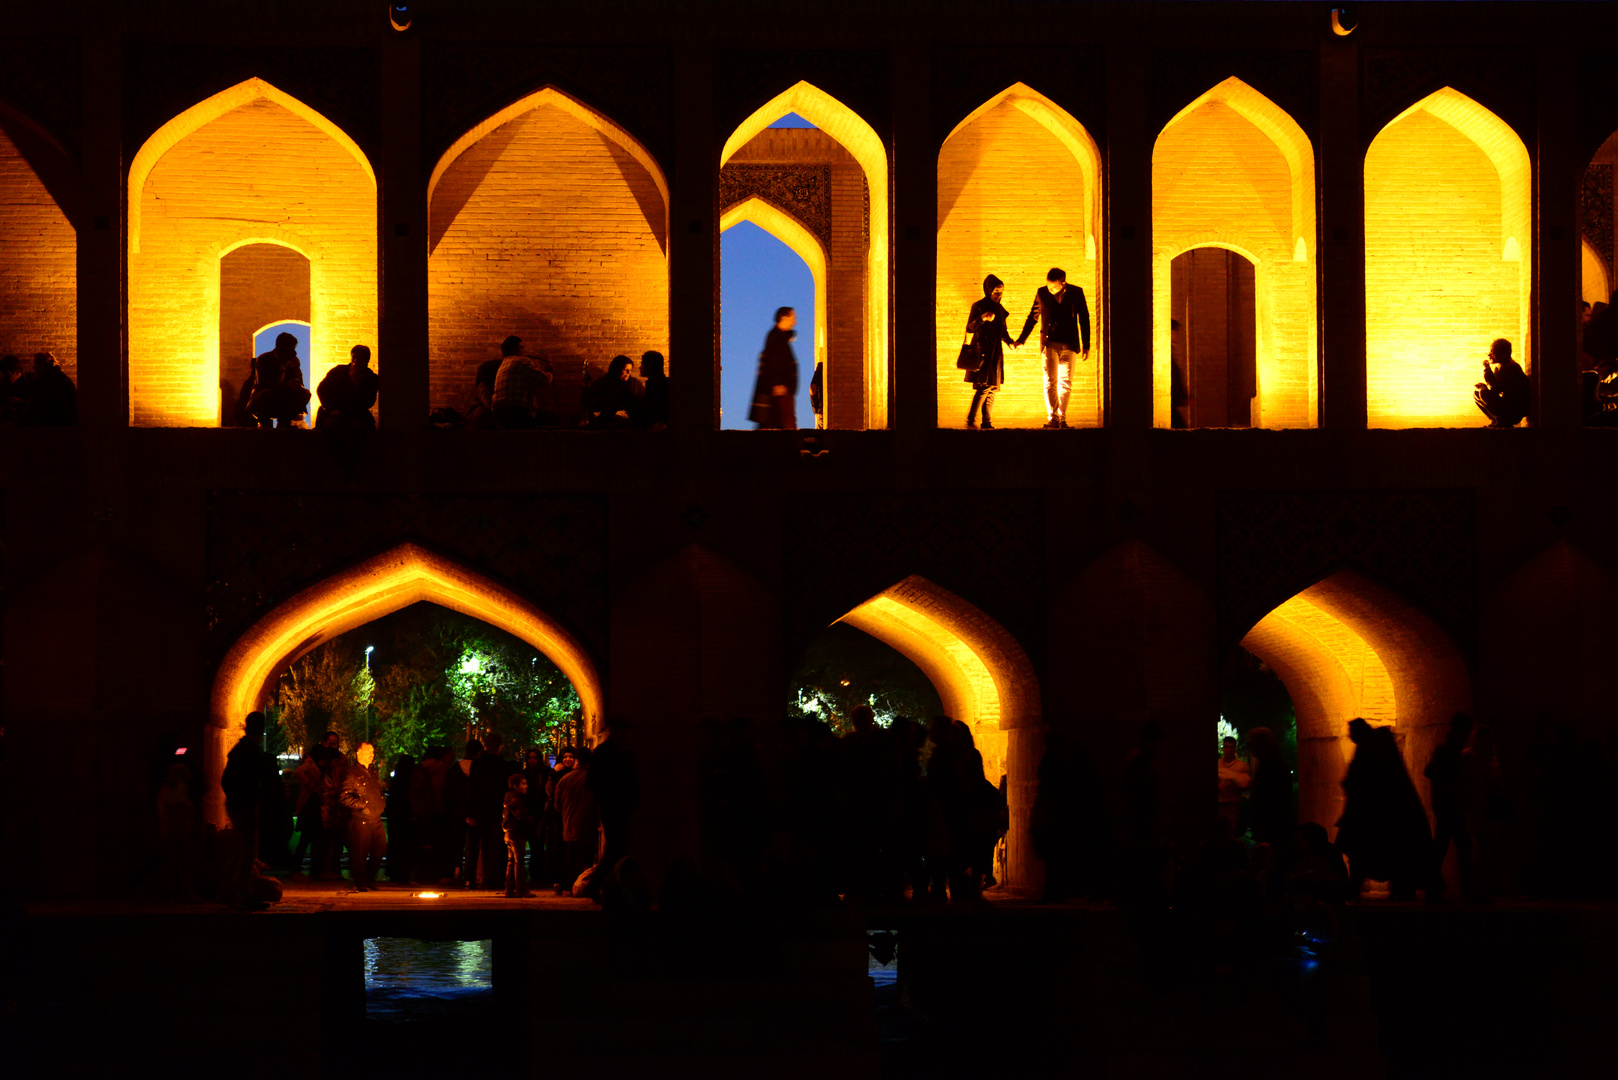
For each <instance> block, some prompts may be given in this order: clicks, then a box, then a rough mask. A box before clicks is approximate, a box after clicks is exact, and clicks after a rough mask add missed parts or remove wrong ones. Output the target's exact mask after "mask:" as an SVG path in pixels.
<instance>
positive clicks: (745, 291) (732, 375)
mask: <svg viewBox="0 0 1618 1080" xmlns="http://www.w3.org/2000/svg"><path fill="white" fill-rule="evenodd" d="M770 126H771V127H814V125H813V124H811V123H809V122H808V121H807V120H805V119H804V118H803V117H801V116H799V115H797V114H796V113H788V114H787V115H786V116H783V117H782V118H781V119H779V120H777V121H776V122H775V123H773V124H771V125H770ZM778 307H793V308H797V309H798V340H797V341H795V342H793V344H792V348H793V351H794V352H796V353H797V355H798V426H799V427H800V428H812V427H814V426H815V414H814V410H813V409H811V408H810V407H809V380H810V378H812V377H813V376H814V373H815V359H814V357H815V351H814V326H815V281H814V278H813V277H812V276H811V275H810V273H809V267H808V265H807V264H805V263H804V261H803V260H802V259H800V258H798V256H797V255H795V254H794V253H793V251H792V249H791V248H789V247H787V246H786V245H785V244H783V243H781V241H779V240H777V239H776V238H775V237H773V236H771V235H770V234H769V233H767V232H765V231H764V230H763V229H761V228H759V227H758V226H757V225H754V224H753V223H752V222H748V221H744V222H742V223H741V224H739V225H733V226H731V227H730V228H729V229H727V230H725V232H724V234H723V235H722V236H720V238H719V340H720V354H719V404H720V408H721V410H722V412H721V416H720V426H721V427H726V428H741V429H742V430H744V431H751V430H752V429H753V425H752V424H751V423H750V422H749V421H748V419H747V410H748V407H749V406H750V405H751V404H752V401H753V381H754V379H755V378H756V377H757V375H758V354H759V352H760V351H762V350H763V348H764V335H765V334H767V333H769V331H770V326H771V325H772V323H773V319H774V316H775V309H776V308H778Z"/></svg>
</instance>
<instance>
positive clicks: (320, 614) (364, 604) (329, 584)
mask: <svg viewBox="0 0 1618 1080" xmlns="http://www.w3.org/2000/svg"><path fill="white" fill-rule="evenodd" d="M421 601H429V602H431V603H434V604H438V605H439V606H440V607H445V608H449V609H450V610H452V611H458V612H460V613H462V614H464V615H470V616H472V617H474V618H476V619H480V620H482V621H483V622H486V623H489V624H490V625H492V626H495V627H498V628H499V629H501V630H504V631H505V632H506V633H508V634H511V635H513V636H515V637H518V638H521V639H522V640H523V641H526V642H528V643H529V644H530V645H532V646H533V647H534V648H536V649H538V650H539V651H540V652H541V653H543V654H544V655H545V656H546V657H548V658H549V659H550V661H551V662H552V663H554V664H555V665H556V666H557V668H558V669H560V670H561V672H562V674H563V675H565V676H567V679H568V681H569V682H571V683H572V684H573V687H574V689H575V690H576V691H577V692H578V695H579V704H580V707H581V709H582V711H583V715H584V718H585V724H586V730H587V732H588V731H593V730H594V729H595V727H596V725H597V724H598V723H599V721H600V719H601V715H602V704H603V695H602V689H601V680H600V678H599V677H598V676H597V674H596V670H595V665H594V663H593V662H592V661H591V659H590V657H589V655H588V654H587V653H586V652H585V650H584V647H583V646H582V645H581V644H580V643H579V642H578V640H577V639H575V638H574V637H573V636H572V635H571V634H570V633H568V631H567V630H566V629H565V628H563V627H562V626H561V625H560V624H558V623H557V622H556V621H555V620H553V619H551V618H550V617H549V616H548V615H546V614H545V613H544V612H542V611H540V610H539V609H538V608H536V607H534V606H533V605H532V604H530V603H528V602H527V601H526V600H524V599H523V598H522V597H520V596H518V595H517V594H516V593H514V592H512V591H511V590H510V589H507V588H505V587H504V586H502V585H498V584H496V583H495V582H493V581H490V580H488V579H487V578H485V577H483V576H481V575H479V574H477V573H474V572H473V571H471V570H468V569H466V568H465V567H463V566H460V565H459V564H457V563H455V562H454V561H452V560H450V559H447V558H445V557H444V556H441V555H438V554H435V553H433V552H430V551H428V550H426V549H425V548H421V547H418V546H417V545H415V544H401V545H399V546H398V547H396V548H394V549H392V550H391V551H388V552H386V553H384V554H381V555H378V556H375V557H374V558H371V559H367V560H365V561H364V562H362V563H359V564H357V565H355V566H352V567H350V568H349V569H347V570H343V571H340V572H339V573H336V574H333V575H332V576H331V577H329V578H327V579H326V580H324V581H322V582H320V583H318V584H316V585H312V586H310V587H309V588H307V589H304V590H303V591H302V592H300V593H298V594H296V595H295V596H292V597H291V598H289V599H288V600H286V601H285V602H283V603H282V604H280V605H279V606H277V607H276V608H275V609H274V610H272V611H271V612H269V613H268V614H267V615H265V616H264V617H263V618H261V619H259V620H258V621H257V622H255V623H254V624H253V625H252V626H251V627H249V628H248V630H247V632H246V633H244V634H243V635H242V636H241V637H240V638H238V639H237V641H236V643H235V644H234V645H232V646H231V648H230V651H229V652H227V653H226V654H225V658H224V660H223V661H221V662H220V665H219V670H218V673H217V674H216V675H215V677H214V684H213V691H212V694H211V697H210V702H209V715H208V722H209V729H208V739H207V744H206V746H205V748H204V754H205V766H206V768H205V772H206V774H207V796H206V804H205V813H206V814H207V817H208V820H210V821H212V822H214V823H215V824H217V825H220V826H221V827H222V826H223V825H224V824H225V808H224V795H223V793H222V792H221V791H220V788H219V778H220V776H221V774H222V773H223V771H224V763H225V755H226V754H228V753H229V751H230V749H231V747H232V746H234V745H235V744H236V742H237V740H238V739H239V738H240V737H241V734H242V731H243V729H244V728H243V725H244V721H245V719H246V716H247V714H248V713H249V712H252V711H253V710H254V709H257V708H260V707H261V706H262V705H263V704H264V703H265V702H266V701H268V700H269V699H270V697H271V695H272V692H273V688H274V683H275V679H276V677H277V675H278V673H279V672H281V671H282V670H283V669H284V668H285V667H286V665H287V664H288V663H290V662H291V661H293V660H296V659H297V658H298V657H300V656H302V655H304V654H305V653H307V652H309V651H310V650H311V649H313V648H315V647H316V646H317V645H320V644H322V643H324V642H326V641H329V640H331V639H333V638H335V637H337V636H338V635H340V634H342V633H344V632H346V631H349V630H352V629H354V628H355V627H358V626H363V625H364V624H366V623H368V622H372V621H373V620H375V619H378V618H380V617H382V616H384V615H387V614H389V613H391V612H394V611H398V610H400V609H401V608H405V607H409V606H410V605H412V604H415V603H419V602H421Z"/></svg>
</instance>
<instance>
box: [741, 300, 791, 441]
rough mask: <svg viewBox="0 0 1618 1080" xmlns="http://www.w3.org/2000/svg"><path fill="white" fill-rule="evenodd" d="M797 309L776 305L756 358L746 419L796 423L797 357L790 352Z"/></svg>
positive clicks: (787, 426)
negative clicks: (755, 376)
mask: <svg viewBox="0 0 1618 1080" xmlns="http://www.w3.org/2000/svg"><path fill="white" fill-rule="evenodd" d="M797 325H798V313H797V312H796V311H794V310H793V309H791V308H789V307H784V308H777V309H776V311H775V326H773V327H772V328H771V329H770V332H769V333H768V334H767V335H765V337H764V351H763V352H762V353H760V354H759V358H758V381H757V382H756V383H754V384H753V408H752V411H751V412H750V413H749V414H748V419H750V420H752V421H753V423H755V424H757V425H758V426H759V428H760V429H763V428H782V429H784V430H786V431H795V430H796V429H797V427H798V414H797V406H796V404H795V403H796V400H797V393H798V358H797V356H796V355H794V354H793V352H792V339H793V338H794V337H796V336H797V334H796V332H795V331H794V330H793V329H792V328H793V327H794V326H797Z"/></svg>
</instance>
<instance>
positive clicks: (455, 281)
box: [427, 86, 678, 426]
mask: <svg viewBox="0 0 1618 1080" xmlns="http://www.w3.org/2000/svg"><path fill="white" fill-rule="evenodd" d="M427 214H428V230H427V232H428V236H427V252H428V269H427V281H428V286H427V287H428V308H429V312H430V315H429V319H428V345H429V353H430V355H431V356H432V358H433V360H432V363H431V365H430V373H429V378H430V393H431V395H432V401H433V403H434V404H435V405H444V406H451V407H460V406H462V405H463V403H464V402H465V401H466V399H467V398H468V397H469V396H470V395H471V393H472V390H473V381H474V378H475V373H476V371H477V369H478V365H479V364H480V363H482V362H484V361H487V360H489V359H491V358H493V357H494V356H496V355H497V346H498V343H499V342H500V341H501V340H502V339H504V338H505V337H507V336H508V335H511V334H515V335H517V336H519V337H521V338H522V339H523V342H524V348H525V349H526V350H527V351H528V352H530V353H531V354H535V355H542V356H544V357H545V358H546V359H547V360H549V361H550V362H551V364H552V366H553V368H554V370H555V373H556V379H555V381H554V382H552V384H551V385H550V387H549V389H548V390H547V391H546V392H545V401H544V403H543V406H542V407H543V408H544V410H545V411H547V412H553V413H555V414H556V416H557V420H558V422H560V423H562V424H563V425H566V426H571V425H572V424H573V422H574V421H576V420H578V419H579V418H580V416H579V413H578V408H579V402H580V400H581V397H582V394H583V391H584V389H585V387H586V386H587V385H588V384H589V382H590V380H592V379H594V378H595V377H596V376H597V375H599V374H601V373H602V372H603V371H604V370H605V367H606V364H607V362H608V359H609V358H610V357H611V356H613V354H615V353H625V354H628V355H631V356H639V355H640V354H642V353H644V352H647V351H651V350H656V351H658V352H661V353H664V354H665V357H666V358H667V359H668V360H669V362H670V365H671V366H670V368H669V369H668V371H669V374H671V375H673V376H674V377H678V375H677V374H676V372H675V368H676V367H677V365H678V358H677V357H667V353H668V347H669V338H668V327H669V277H668V274H669V263H668V233H669V186H668V181H667V179H666V177H665V176H664V174H663V169H662V167H661V166H660V165H659V164H658V162H657V161H656V159H655V158H654V157H653V156H652V154H651V153H650V152H649V151H648V150H647V149H646V147H645V146H643V145H642V144H641V142H640V141H639V140H637V139H636V138H635V137H634V136H632V135H631V134H630V133H629V132H628V131H627V130H626V129H625V128H624V127H623V126H622V125H620V124H618V123H616V122H615V121H614V120H612V119H611V118H610V117H608V116H606V115H605V114H603V113H602V112H600V111H599V110H597V109H595V108H593V107H591V106H589V105H587V104H585V103H584V102H582V101H580V100H578V99H577V98H575V97H573V96H571V95H569V94H568V93H566V92H564V91H562V90H560V89H558V88H557V87H555V86H545V87H542V88H540V89H539V90H536V91H534V92H533V93H530V94H526V95H524V96H523V97H521V98H518V99H517V100H516V101H514V102H512V103H511V104H509V105H506V106H505V107H504V108H502V109H500V110H498V111H496V112H495V113H493V114H492V115H490V116H488V117H486V118H485V119H483V120H482V121H480V122H479V123H477V124H475V125H473V126H472V127H471V128H470V129H469V130H467V131H466V132H464V133H463V134H461V136H460V137H459V138H457V139H456V140H455V141H454V142H453V143H452V144H451V145H450V146H449V148H448V149H447V150H445V151H444V153H443V154H441V155H440V156H439V158H438V161H437V162H436V163H435V164H434V166H433V170H432V174H431V176H430V178H429V180H428V183H427Z"/></svg>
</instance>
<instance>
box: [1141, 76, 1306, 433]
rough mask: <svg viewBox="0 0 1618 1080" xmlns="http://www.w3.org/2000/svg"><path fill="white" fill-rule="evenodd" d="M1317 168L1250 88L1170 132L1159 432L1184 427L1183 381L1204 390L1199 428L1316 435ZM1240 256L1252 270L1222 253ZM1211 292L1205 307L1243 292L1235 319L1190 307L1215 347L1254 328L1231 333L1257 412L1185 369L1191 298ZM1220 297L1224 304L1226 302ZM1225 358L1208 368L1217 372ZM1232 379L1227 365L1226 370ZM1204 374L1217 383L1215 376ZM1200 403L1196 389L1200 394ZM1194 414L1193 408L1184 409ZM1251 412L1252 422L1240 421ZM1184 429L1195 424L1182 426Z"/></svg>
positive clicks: (1194, 113)
mask: <svg viewBox="0 0 1618 1080" xmlns="http://www.w3.org/2000/svg"><path fill="white" fill-rule="evenodd" d="M1314 244H1315V158H1314V150H1313V148H1312V147H1311V145H1310V143H1309V137H1308V136H1307V135H1305V134H1304V132H1303V129H1302V128H1300V127H1299V126H1298V124H1297V121H1295V120H1293V119H1292V117H1291V116H1289V115H1287V113H1286V112H1285V111H1283V110H1282V109H1281V108H1280V107H1278V106H1277V105H1276V104H1275V103H1274V102H1272V101H1270V100H1269V99H1268V98H1266V97H1265V96H1264V95H1263V94H1260V93H1259V92H1258V91H1256V90H1254V89H1253V88H1252V87H1250V86H1248V85H1247V84H1246V83H1244V82H1242V81H1241V80H1240V79H1236V78H1230V79H1226V80H1225V81H1224V82H1222V83H1220V84H1219V85H1217V86H1215V87H1213V88H1212V89H1211V90H1209V91H1207V92H1206V93H1204V94H1203V95H1201V96H1200V97H1198V98H1197V99H1196V100H1194V101H1192V102H1191V103H1190V104H1189V105H1187V106H1186V107H1185V108H1184V109H1181V110H1180V112H1179V113H1178V114H1177V115H1176V116H1175V117H1174V118H1173V119H1172V120H1170V121H1169V122H1168V124H1166V125H1165V126H1164V128H1163V131H1162V133H1161V134H1159V135H1158V137H1157V143H1156V145H1155V146H1154V147H1153V150H1152V245H1153V257H1152V266H1153V304H1152V311H1153V350H1152V356H1153V360H1152V373H1153V374H1152V386H1153V410H1152V414H1153V422H1154V423H1155V424H1156V425H1157V426H1158V427H1178V426H1182V425H1181V424H1180V423H1177V422H1176V419H1175V412H1176V397H1177V395H1176V393H1175V391H1176V389H1177V387H1176V376H1177V375H1178V376H1179V378H1180V379H1181V380H1183V381H1184V382H1185V383H1188V384H1195V383H1199V382H1201V383H1204V384H1205V386H1206V387H1207V390H1206V392H1205V393H1204V395H1203V398H1204V407H1203V408H1201V409H1197V410H1193V411H1194V412H1195V413H1196V414H1197V415H1196V416H1195V418H1194V419H1190V422H1189V424H1188V426H1191V427H1246V426H1252V427H1265V428H1307V427H1314V426H1315V422H1316V414H1317V403H1318V400H1319V381H1318V378H1317V371H1316V368H1317V365H1316V363H1315V357H1316V351H1317V350H1316V319H1315V262H1314V259H1313V257H1312V252H1313V250H1314ZM1208 248H1224V249H1226V250H1228V251H1230V252H1234V253H1236V254H1238V255H1239V256H1241V258H1242V259H1243V260H1245V261H1246V263H1247V264H1248V267H1249V269H1245V270H1244V269H1242V268H1241V267H1239V266H1238V265H1237V264H1235V263H1234V262H1230V261H1229V260H1228V259H1227V257H1226V256H1224V255H1219V254H1215V253H1212V252H1209V253H1207V254H1206V255H1196V256H1194V257H1193V258H1192V259H1191V260H1187V261H1186V262H1181V260H1183V259H1186V253H1188V252H1192V251H1194V250H1195V251H1206V249H1208ZM1238 273H1243V274H1246V275H1247V277H1248V278H1249V279H1250V284H1247V285H1246V286H1245V287H1246V288H1247V289H1249V290H1251V299H1250V300H1246V299H1242V298H1241V297H1240V290H1241V288H1242V287H1243V283H1242V281H1240V280H1238ZM1199 281H1200V282H1201V283H1202V286H1203V287H1202V289H1201V290H1200V292H1201V294H1202V296H1203V297H1205V298H1216V299H1217V300H1219V301H1221V302H1222V301H1223V300H1224V299H1225V297H1226V296H1227V295H1230V294H1232V293H1233V291H1234V294H1235V295H1236V296H1237V298H1238V302H1237V303H1235V304H1231V305H1228V307H1229V314H1228V316H1227V315H1226V314H1225V313H1224V312H1220V311H1219V310H1218V304H1217V303H1216V304H1214V305H1213V306H1212V307H1209V308H1208V310H1206V311H1202V310H1200V309H1191V311H1190V313H1191V315H1192V316H1193V317H1196V316H1199V315H1200V318H1196V321H1198V322H1199V323H1200V324H1201V326H1202V328H1203V333H1202V335H1201V337H1202V339H1203V340H1204V342H1212V341H1213V340H1214V339H1216V338H1219V337H1223V336H1225V335H1226V327H1225V325H1224V323H1225V320H1226V318H1227V317H1228V318H1231V319H1233V320H1234V319H1236V318H1238V317H1240V318H1242V319H1244V320H1246V323H1250V325H1251V330H1250V331H1246V330H1245V325H1242V326H1234V327H1232V328H1231V329H1233V330H1235V331H1236V332H1237V335H1238V336H1240V337H1245V338H1248V339H1250V344H1248V345H1247V346H1246V349H1247V351H1249V352H1250V353H1251V354H1252V360H1251V361H1250V364H1251V374H1250V377H1249V376H1248V375H1247V374H1246V372H1245V369H1244V370H1243V371H1242V372H1241V373H1240V375H1239V377H1233V378H1231V379H1230V380H1228V385H1229V386H1230V387H1231V388H1232V389H1234V390H1237V391H1239V392H1240V394H1239V395H1238V396H1240V395H1241V394H1245V396H1246V397H1247V398H1248V399H1249V400H1250V407H1249V408H1242V407H1241V406H1240V405H1239V403H1238V402H1236V401H1232V402H1231V403H1230V407H1229V408H1227V407H1226V398H1227V396H1228V395H1227V394H1226V393H1224V392H1220V393H1218V394H1213V393H1212V387H1213V386H1214V385H1216V384H1218V383H1221V382H1222V381H1225V380H1222V379H1220V378H1211V379H1200V380H1199V379H1198V375H1199V372H1197V371H1196V370H1187V369H1185V368H1181V369H1180V370H1179V371H1178V372H1177V371H1176V369H1175V364H1176V362H1182V363H1183V362H1184V361H1185V359H1186V357H1185V355H1184V353H1185V340H1184V339H1185V338H1187V337H1188V336H1190V334H1191V328H1190V327H1189V326H1188V324H1187V320H1186V318H1185V317H1184V316H1185V315H1186V314H1187V309H1186V308H1185V306H1184V304H1183V302H1182V301H1183V298H1185V297H1188V296H1191V295H1193V294H1195V293H1196V292H1197V291H1198V290H1197V289H1196V288H1195V284H1196V283H1197V282H1199ZM1215 294H1218V295H1217V297H1215ZM1224 352H1225V348H1224V347H1223V346H1221V348H1220V349H1219V350H1217V351H1216V352H1210V353H1208V355H1207V356H1206V357H1205V358H1204V359H1205V361H1206V363H1205V364H1204V367H1205V368H1207V366H1208V365H1209V364H1212V363H1213V362H1214V359H1215V357H1216V356H1218V357H1222V356H1223V355H1224ZM1220 366H1221V371H1220V372H1219V373H1218V374H1220V375H1223V366H1224V365H1223V364H1222V363H1221V365H1220ZM1202 374H1208V373H1207V372H1206V371H1205V372H1203V373H1202ZM1189 390H1190V392H1191V393H1192V394H1193V395H1194V394H1195V392H1196V386H1195V385H1192V386H1190V387H1189ZM1182 411H1183V410H1182ZM1243 413H1247V414H1249V415H1248V418H1247V419H1245V420H1242V421H1241V422H1233V421H1234V420H1236V419H1239V418H1240V415H1241V414H1243ZM1181 419H1188V418H1186V417H1182V418H1181Z"/></svg>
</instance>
